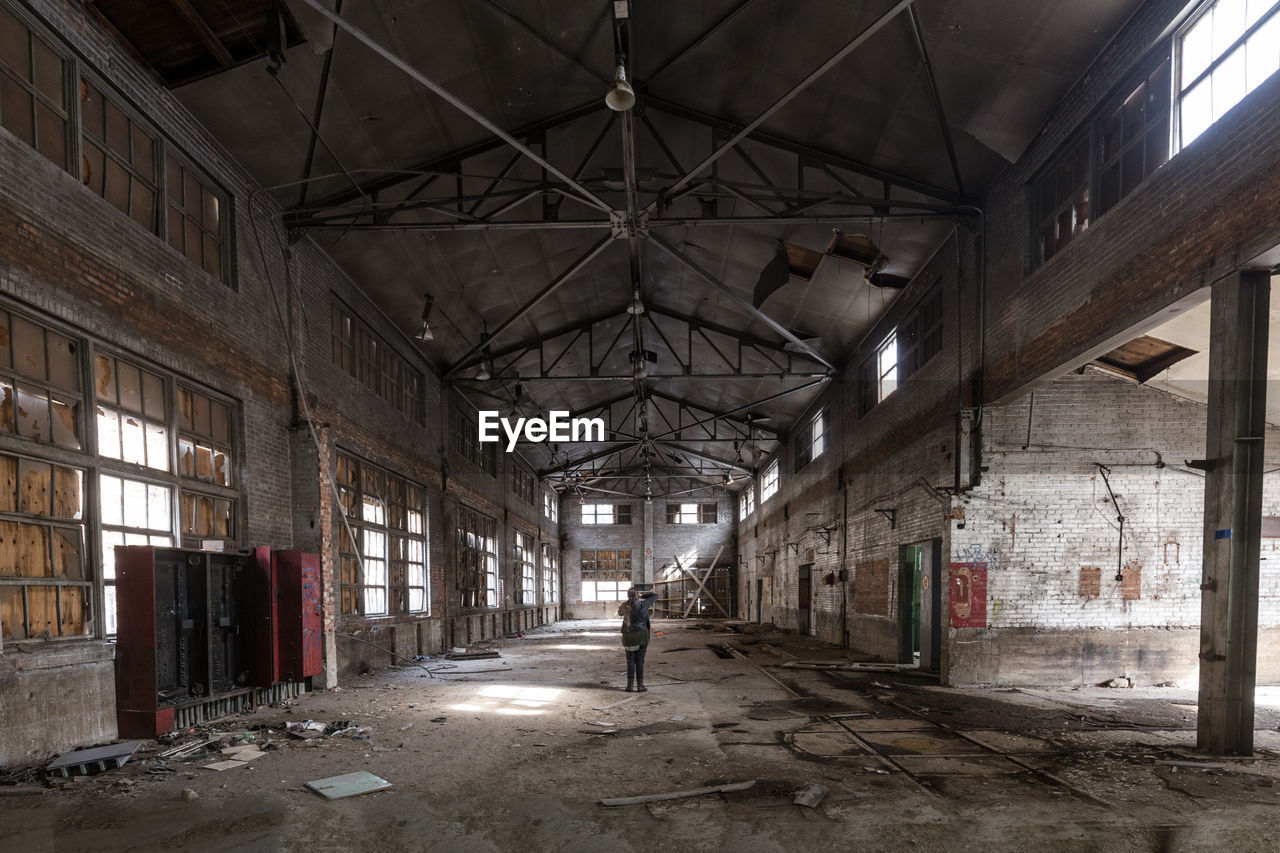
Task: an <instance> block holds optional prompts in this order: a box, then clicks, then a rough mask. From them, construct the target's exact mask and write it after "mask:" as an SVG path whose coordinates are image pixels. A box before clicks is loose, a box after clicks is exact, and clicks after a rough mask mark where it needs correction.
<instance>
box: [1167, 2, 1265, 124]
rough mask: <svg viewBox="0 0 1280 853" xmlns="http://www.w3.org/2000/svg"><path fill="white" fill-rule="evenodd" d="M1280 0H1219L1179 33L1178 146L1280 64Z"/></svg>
mask: <svg viewBox="0 0 1280 853" xmlns="http://www.w3.org/2000/svg"><path fill="white" fill-rule="evenodd" d="M1278 9H1280V3H1276V2H1275V0H1217V2H1215V3H1210V4H1207V5H1206V6H1205V7H1204V9H1203V10H1202V11H1200V12H1198V13H1197V14H1196V15H1195V16H1194V17H1193V18H1192V19H1191V20H1190V22H1189V23H1188V24H1187V26H1186V27H1185V28H1184V29H1183V31H1182V33H1181V35H1180V36H1179V37H1178V40H1177V43H1178V58H1179V63H1178V85H1177V88H1176V91H1177V104H1178V136H1179V142H1178V147H1179V148H1183V147H1185V146H1187V145H1190V144H1191V143H1192V142H1193V141H1195V139H1196V138H1197V137H1198V136H1200V134H1202V133H1204V131H1205V130H1207V129H1208V128H1209V126H1210V125H1212V124H1213V123H1214V122H1216V121H1217V120H1218V119H1220V118H1222V116H1223V115H1224V114H1225V113H1226V112H1227V111H1228V110H1230V109H1231V108H1232V107H1233V106H1235V105H1236V104H1238V103H1239V102H1240V101H1241V99H1243V98H1244V96H1245V95H1247V94H1249V93H1250V92H1252V91H1253V90H1254V89H1255V88H1257V86H1258V84H1260V83H1261V82H1262V81H1263V80H1266V79H1267V78H1268V77H1270V76H1271V75H1272V74H1274V73H1275V71H1276V69H1277V67H1280V15H1277V14H1276V12H1277V10H1278Z"/></svg>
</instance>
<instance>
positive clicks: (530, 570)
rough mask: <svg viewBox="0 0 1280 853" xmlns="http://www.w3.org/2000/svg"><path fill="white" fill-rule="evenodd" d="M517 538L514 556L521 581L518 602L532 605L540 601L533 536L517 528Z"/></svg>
mask: <svg viewBox="0 0 1280 853" xmlns="http://www.w3.org/2000/svg"><path fill="white" fill-rule="evenodd" d="M515 539H516V542H515V548H514V551H515V553H514V554H513V556H514V558H515V564H516V577H517V578H518V579H519V581H520V584H519V587H518V588H517V595H518V600H517V601H516V604H517V605H519V606H521V607H531V606H533V605H535V604H537V603H538V582H537V580H536V579H535V578H534V560H535V559H536V555H535V552H534V550H533V537H532V536H530V535H529V534H528V533H521V532H520V531H519V530H517V531H516V536H515Z"/></svg>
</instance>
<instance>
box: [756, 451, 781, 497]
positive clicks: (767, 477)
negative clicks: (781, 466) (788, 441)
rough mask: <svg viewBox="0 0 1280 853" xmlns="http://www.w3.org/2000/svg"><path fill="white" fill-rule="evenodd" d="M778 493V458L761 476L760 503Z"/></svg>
mask: <svg viewBox="0 0 1280 853" xmlns="http://www.w3.org/2000/svg"><path fill="white" fill-rule="evenodd" d="M777 493H778V460H777V459H775V460H773V462H771V463H770V464H769V467H768V468H765V469H764V476H763V477H761V478H760V503H764V502H765V501H767V500H769V498H771V497H773V496H774V495H776V494H777Z"/></svg>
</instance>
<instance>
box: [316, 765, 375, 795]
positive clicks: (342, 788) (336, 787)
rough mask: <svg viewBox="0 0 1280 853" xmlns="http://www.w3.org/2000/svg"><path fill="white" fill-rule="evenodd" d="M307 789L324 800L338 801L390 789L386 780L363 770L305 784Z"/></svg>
mask: <svg viewBox="0 0 1280 853" xmlns="http://www.w3.org/2000/svg"><path fill="white" fill-rule="evenodd" d="M307 787H308V788H309V789H311V790H312V791H315V792H316V793H317V794H319V795H320V796H322V797H324V798H325V799H326V800H340V799H342V798H344V797H355V796H359V795H360V794H369V793H372V792H374V791H384V790H386V789H387V788H390V787H391V783H390V782H388V781H387V780H386V779H379V778H378V777H377V776H374V775H373V774H372V773H366V772H365V771H363V770H360V771H357V772H355V773H343V774H342V775H341V776H330V777H328V778H326V779H316V780H314V781H312V782H308V783H307Z"/></svg>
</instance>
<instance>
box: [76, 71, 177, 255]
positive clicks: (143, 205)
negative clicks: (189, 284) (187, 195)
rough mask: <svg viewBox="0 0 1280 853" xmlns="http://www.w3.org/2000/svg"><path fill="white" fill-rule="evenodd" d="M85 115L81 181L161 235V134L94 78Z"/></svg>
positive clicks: (84, 85)
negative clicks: (158, 136)
mask: <svg viewBox="0 0 1280 853" xmlns="http://www.w3.org/2000/svg"><path fill="white" fill-rule="evenodd" d="M80 114H81V128H80V129H81V135H82V137H83V141H82V148H83V152H82V156H83V162H82V163H81V173H80V178H81V180H83V181H84V184H85V186H87V187H89V188H90V189H91V190H93V191H94V192H96V193H97V194H98V195H100V196H102V197H103V198H105V199H106V200H107V201H108V202H109V203H110V204H111V205H112V206H113V207H115V208H116V209H117V210H119V211H120V212H121V213H123V214H125V215H126V216H128V217H130V218H131V219H133V221H134V222H136V223H138V224H139V225H141V226H142V227H143V228H146V229H147V230H148V231H150V232H151V233H153V234H159V233H160V225H159V222H160V220H159V217H157V216H156V195H157V187H158V185H159V183H160V179H159V173H158V169H159V158H158V157H157V153H158V152H157V150H156V149H157V148H158V144H157V142H156V137H155V134H154V133H153V132H152V131H151V130H150V128H149V127H148V126H147V125H146V124H145V123H144V122H143V121H141V120H140V119H138V118H136V117H134V116H132V115H130V114H129V113H127V112H125V110H124V109H123V108H122V107H121V106H120V105H119V104H118V103H117V102H116V101H115V99H113V98H108V97H106V96H105V95H104V94H103V92H102V87H101V86H99V85H98V84H96V83H94V82H91V81H90V80H89V79H88V78H82V79H81V81H80Z"/></svg>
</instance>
